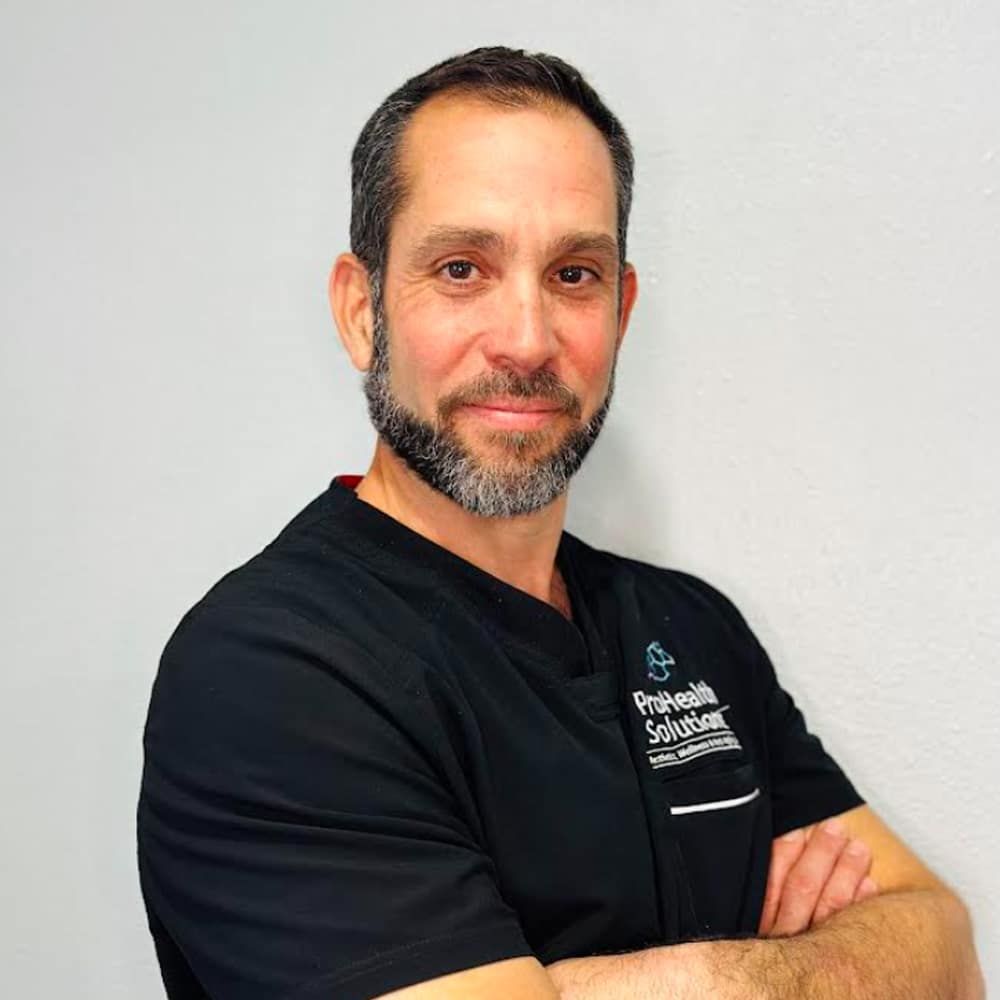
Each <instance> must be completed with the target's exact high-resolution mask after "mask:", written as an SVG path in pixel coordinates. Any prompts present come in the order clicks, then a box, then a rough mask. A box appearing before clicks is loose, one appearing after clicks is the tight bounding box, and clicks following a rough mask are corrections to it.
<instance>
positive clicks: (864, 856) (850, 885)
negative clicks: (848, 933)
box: [812, 838, 872, 927]
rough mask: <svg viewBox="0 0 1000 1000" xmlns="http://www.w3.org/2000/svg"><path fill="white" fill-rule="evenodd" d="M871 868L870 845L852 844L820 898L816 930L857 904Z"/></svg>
mask: <svg viewBox="0 0 1000 1000" xmlns="http://www.w3.org/2000/svg"><path fill="white" fill-rule="evenodd" d="M871 866H872V852H871V850H870V849H869V847H868V845H867V844H866V843H865V842H864V841H863V840H858V839H857V838H855V839H853V840H850V841H848V842H847V844H846V845H845V847H844V850H843V851H842V852H841V855H840V857H839V858H838V859H837V864H836V865H835V866H834V869H833V871H832V872H831V873H830V877H829V878H828V879H827V880H826V885H825V886H823V891H822V892H821V893H820V895H819V902H818V903H817V904H816V909H815V911H814V913H813V919H812V926H813V927H815V926H817V925H818V924H821V923H822V922H823V921H824V920H827V919H828V918H829V917H831V916H832V915H833V914H834V913H837V912H838V911H839V910H843V909H844V908H845V907H847V906H850V905H851V903H852V902H854V896H855V894H856V893H857V891H858V889H860V887H861V883H862V882H863V881H864V880H865V878H867V876H868V872H869V871H870V870H871Z"/></svg>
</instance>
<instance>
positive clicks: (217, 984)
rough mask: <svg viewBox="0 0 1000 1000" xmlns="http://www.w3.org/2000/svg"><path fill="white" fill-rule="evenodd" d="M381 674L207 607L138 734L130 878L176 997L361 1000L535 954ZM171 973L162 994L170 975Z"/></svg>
mask: <svg viewBox="0 0 1000 1000" xmlns="http://www.w3.org/2000/svg"><path fill="white" fill-rule="evenodd" d="M426 711H427V710H426V709H425V708H423V707H422V706H419V705H415V704H414V698H413V696H412V695H411V694H407V693H406V692H405V690H404V686H403V685H401V684H398V683H397V682H395V680H394V678H393V676H392V672H391V670H389V669H387V666H386V664H384V663H380V662H379V660H378V657H377V656H375V655H373V654H371V653H368V652H364V651H361V650H359V649H358V648H356V647H355V646H354V645H353V644H351V643H350V642H348V641H347V640H345V639H343V638H342V637H339V636H336V635H333V634H331V633H329V632H327V631H325V630H323V629H320V628H319V627H317V626H315V625H313V624H311V623H310V622H307V621H305V620H303V619H300V618H298V617H297V616H294V615H292V614H290V613H288V612H285V611H281V610H274V609H265V608H257V607H255V608H240V609H232V608H227V609H220V608H217V607H216V608H207V609H205V608H203V609H201V610H200V611H197V612H195V613H194V614H193V615H190V616H189V617H188V618H187V619H185V621H184V622H183V623H182V624H181V626H180V628H179V629H178V631H177V632H176V633H175V635H174V636H173V638H172V639H171V641H170V643H169V644H168V646H167V648H166V650H165V652H164V655H163V659H162V661H161V664H160V670H159V673H158V675H157V679H156V682H155V684H154V688H153V696H152V699H151V703H150V711H149V717H148V720H147V724H146V731H145V739H144V746H145V765H144V770H143V780H142V789H141V793H140V800H139V815H138V835H139V870H140V879H141V885H142V891H143V896H144V899H145V902H146V906H147V910H148V912H149V915H150V928H151V930H152V932H153V935H154V940H155V942H156V947H157V953H158V955H159V958H160V963H161V968H162V969H163V971H164V979H165V982H166V984H167V987H168V995H169V996H171V998H175V997H176V998H179V997H185V998H187V997H194V996H198V995H199V994H198V993H196V992H194V991H193V989H192V988H191V987H190V986H187V987H185V986H181V985H178V986H175V987H174V989H173V991H172V990H171V980H172V981H173V982H174V983H194V982H197V983H198V984H200V986H201V988H202V989H203V990H204V992H205V994H207V995H208V996H210V997H212V998H213V1000H265V998H266V1000H277V998H284V1000H313V998H316V1000H318V998H320V997H322V998H324V1000H336V998H359V1000H360V998H362V997H372V996H377V995H379V994H381V993H385V992H389V991H391V990H393V989H399V988H402V987H404V986H407V985H411V984H413V983H416V982H421V981H424V980H426V979H431V978H434V977H435V976H440V975H445V974H447V973H450V972H456V971H459V970H461V969H465V968H470V967H472V966H476V965H482V964H485V963H488V962H494V961H499V960H501V959H505V958H513V957H516V956H521V955H530V954H531V949H530V948H529V947H528V946H527V944H526V942H525V939H524V936H523V934H522V931H521V928H520V926H519V923H518V920H517V917H516V914H515V913H514V911H513V910H512V909H511V908H510V907H509V906H508V905H507V904H506V903H505V902H504V900H503V899H502V898H501V896H500V893H499V891H498V888H497V886H496V883H495V879H494V873H493V866H492V862H491V860H490V858H489V856H488V854H487V853H486V852H485V851H484V849H483V847H482V846H481V845H480V844H479V843H478V842H477V840H476V839H475V837H474V836H473V834H472V833H471V832H470V828H469V824H468V822H466V821H465V820H464V819H463V817H462V815H461V813H460V810H459V809H458V807H457V805H456V799H455V797H454V796H453V794H452V793H451V791H450V789H449V787H448V783H447V781H446V780H445V779H444V778H443V776H442V774H443V772H442V769H441V767H439V766H438V763H437V761H436V759H435V756H434V750H433V748H431V749H429V748H428V746H427V743H426V735H427V732H428V728H427V723H426V718H425V717H424V716H422V715H421V714H420V713H424V712H426ZM168 970H169V973H170V974H169V976H168V975H167V973H168Z"/></svg>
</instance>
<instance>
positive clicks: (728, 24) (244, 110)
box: [0, 0, 1000, 1000]
mask: <svg viewBox="0 0 1000 1000" xmlns="http://www.w3.org/2000/svg"><path fill="white" fill-rule="evenodd" d="M0 28H2V30H0V67H2V69H0V73H2V80H0V83H2V86H0V141H2V153H3V156H2V163H3V184H2V187H0V226H2V234H3V236H2V250H0V252H2V255H3V256H2V261H3V266H2V268H0V303H2V320H3V335H2V358H0V361H2V376H0V377H2V382H0V388H2V400H3V403H2V405H3V421H2V431H0V433H2V438H3V456H4V457H3V472H4V488H3V511H4V530H3V534H2V538H3V543H2V550H0V556H2V567H3V572H2V582H0V586H2V590H3V593H2V600H3V615H2V656H3V671H2V689H0V704H2V706H3V726H2V730H0V756H2V759H3V764H2V767H3V802H4V807H5V808H4V821H3V824H2V838H3V841H2V845H0V846H2V850H3V857H4V860H5V866H4V890H5V891H4V897H5V898H6V899H7V903H6V904H5V906H4V912H3V917H2V921H3V926H2V934H0V937H2V939H3V942H4V943H3V951H4V955H3V962H2V965H3V973H2V977H3V980H4V985H5V990H4V992H5V993H7V994H8V995H11V996H15V995H17V996H29V995H30V996H41V997H63V996H74V997H93V998H101V1000H118V998H121V1000H125V998H128V1000H136V998H143V1000H145V998H154V997H158V996H161V995H162V994H161V987H160V985H159V979H158V974H157V971H156V967H155V964H154V957H153V951H152V946H151V943H150V940H149V938H148V936H147V931H146V928H145V924H144V916H143V913H142V910H141V905H140V899H139V894H138V887H137V879H136V873H135V848H134V832H133V823H134V808H135V799H136V790H137V786H138V781H139V773H140V764H141V748H140V735H141V728H142V724H143V721H144V716H145V709H146V703H147V699H148V695H149V688H150V684H151V681H152V678H153V674H154V671H155V669H156V664H157V659H158V656H159V652H160V650H161V648H162V646H163V643H164V642H165V640H166V639H167V636H168V635H169V633H170V631H171V630H172V628H173V627H174V625H175V624H176V622H177V620H178V618H179V617H180V615H181V614H182V613H183V611H184V610H186V608H187V607H188V606H189V605H190V604H192V603H193V602H194V601H195V600H196V599H197V598H198V597H199V596H200V595H201V594H202V593H203V592H204V591H205V590H206V589H207V588H208V587H209V586H210V585H211V583H212V582H214V580H215V579H216V578H217V577H218V576H219V575H220V574H221V573H222V572H224V571H225V570H227V569H228V568H230V567H232V566H234V565H235V564H237V563H239V562H242V561H243V560H245V559H246V558H247V557H249V556H250V555H251V554H252V553H253V552H255V551H256V550H257V549H259V548H260V547H261V546H262V545H263V544H264V543H265V542H266V541H267V540H268V539H269V538H270V537H271V536H272V535H273V534H274V533H275V532H276V531H277V530H278V529H279V528H280V527H281V526H282V525H283V524H284V523H285V522H286V521H287V520H288V518H289V517H290V516H291V515H292V514H293V513H294V512H295V511H296V510H298V509H299V507H301V506H302V505H303V504H304V503H305V502H306V501H307V500H308V499H310V498H311V497H312V496H313V495H314V494H315V493H317V492H319V491H320V490H321V489H323V488H324V486H325V485H326V483H327V481H328V479H329V478H330V476H332V475H333V474H335V473H338V472H361V471H363V470H364V468H365V466H366V462H367V459H368V456H369V454H370V450H371V446H372V434H371V431H370V429H369V426H368V424H367V421H366V417H365V414H364V408H363V405H362V397H361V394H360V390H359V380H358V376H357V375H356V373H354V372H353V370H352V369H351V368H350V367H349V365H348V363H347V361H346V358H345V356H344V355H343V353H342V351H341V349H340V346H339V343H338V341H337V340H336V337H335V334H334V331H333V327H332V324H331V322H330V319H329V316H328V312H327V305H326V301H325V282H326V274H327V271H328V268H329V266H330V264H331V262H332V260H333V258H334V256H335V255H336V253H337V252H338V251H339V250H341V249H343V248H344V247H345V246H346V242H347V220H348V169H347V164H348V155H349V151H350V147H351V145H352V143H353V141H354V139H355V137H356V135H357V132H358V130H359V129H360V127H361V125H362V123H363V121H364V119H365V118H366V117H367V115H368V114H369V113H370V111H371V110H372V109H373V108H374V107H375V105H376V104H377V103H378V102H379V101H380V100H381V99H382V97H384V96H385V95H386V94H387V93H388V91H389V90H390V89H392V88H393V87H395V86H396V85H397V84H398V83H400V82H401V81H402V80H403V79H404V78H405V77H407V76H409V75H411V74H412V73H414V72H417V71H419V70H421V69H423V68H425V67H426V66H428V65H429V64H430V63H432V62H434V61H436V60H438V59H440V58H443V57H445V56H447V55H451V54H453V53H455V52H458V51H461V50H464V49H466V48H470V47H472V46H474V45H478V44H494V43H507V44H513V45H518V46H526V47H528V48H532V49H543V50H550V51H553V52H556V53H558V54H560V55H562V56H564V57H566V58H568V59H570V60H571V61H574V62H576V63H578V64H579V66H580V67H581V68H582V69H583V70H584V71H585V72H586V73H587V74H588V75H589V77H590V78H591V80H592V81H593V82H594V83H595V85H596V86H597V87H598V88H599V89H600V90H601V92H602V93H603V94H604V96H605V97H606V99H607V100H608V102H609V103H610V105H611V106H612V107H613V108H614V109H615V110H616V111H617V112H618V113H619V115H620V116H621V117H622V119H623V120H624V122H625V124H626V126H627V127H628V128H629V129H630V131H631V134H632V136H633V139H634V143H635V147H636V154H637V159H638V181H637V195H636V203H635V210H634V215H633V223H632V232H631V247H630V249H631V253H630V256H631V257H632V259H633V260H634V261H635V263H636V265H637V267H638V269H639V274H640V280H641V293H640V299H639V304H638V306H637V309H636V312H635V315H634V319H633V324H632V329H631V331H630V333H629V336H628V338H627V340H626V342H625V346H624V349H623V353H622V358H621V363H620V368H619V389H618V394H617V397H616V403H615V405H614V407H613V409H612V416H611V419H610V421H609V424H608V426H607V429H606V431H605V434H604V437H603V438H602V440H601V442H600V443H599V445H598V447H597V449H596V451H595V453H594V455H593V456H592V458H591V459H590V460H588V464H587V466H586V467H585V469H584V471H583V473H582V474H581V476H580V478H579V481H578V483H577V484H576V486H575V489H574V494H573V500H572V503H571V519H570V527H571V528H572V529H573V530H575V531H576V532H578V533H580V534H582V535H583V536H584V537H585V538H587V539H589V540H590V541H592V542H594V543H596V544H600V545H604V546H608V547H612V548H616V549H618V550H620V551H624V552H626V553H629V554H634V555H640V556H642V557H644V558H646V559H650V560H654V561H659V562H661V563H666V564H670V565H674V566H679V567H683V568H686V569H688V570H690V571H693V572H696V573H699V574H702V575H704V576H706V577H707V578H708V579H710V580H712V581H713V582H714V583H716V584H717V585H718V586H720V587H722V588H723V589H724V590H726V591H728V593H729V594H730V595H731V596H732V597H733V599H734V600H735V601H736V602H737V604H739V605H740V606H741V607H742V609H743V610H744V612H745V613H746V615H747V616H748V618H749V619H750V621H751V623H752V624H753V625H754V626H755V627H756V629H757V630H758V632H759V634H760V636H761V638H762V640H763V641H764V643H765V645H766V646H767V648H768V649H769V650H770V652H771V654H772V657H773V658H774V660H775V661H776V663H777V666H778V669H779V672H780V673H781V675H782V677H783V679H784V681H785V683H786V685H787V686H788V687H789V688H790V689H791V690H792V691H793V692H794V693H795V694H796V695H797V697H798V698H799V700H800V701H801V703H802V704H803V706H804V708H805V710H806V712H807V717H808V718H809V720H810V722H811V724H812V725H813V727H814V728H815V729H816V730H817V731H818V732H819V733H821V734H822V735H823V737H824V739H825V740H826V742H827V744H828V745H829V746H830V748H831V749H832V750H833V752H834V753H835V754H836V755H837V757H838V758H839V759H840V760H841V762H842V763H843V764H844V765H845V767H846V768H847V769H848V771H849V772H850V774H851V775H852V776H853V777H854V779H855V781H856V782H857V783H858V785H859V786H860V788H861V789H862V790H863V792H864V793H865V794H866V795H867V796H868V797H869V799H870V801H871V803H872V804H873V806H874V807H875V808H876V809H877V810H878V811H879V812H881V813H882V814H883V815H884V816H885V817H886V818H887V819H888V821H889V822H890V823H891V824H892V826H894V827H895V828H896V830H897V831H898V832H899V833H900V834H902V836H903V837H904V838H906V839H907V840H908V841H909V842H910V843H911V844H912V845H913V846H914V847H915V848H916V849H917V851H918V852H919V853H920V854H921V855H922V856H923V857H924V858H925V859H927V860H928V861H929V862H930V863H931V864H932V865H933V866H935V867H936V868H937V869H938V871H939V872H941V873H942V874H943V875H944V876H945V877H946V878H947V879H949V880H950V881H951V882H953V883H954V884H955V885H956V886H958V888H959V889H960V890H961V891H962V892H963V893H964V895H965V898H966V899H967V900H968V901H969V903H970V905H971V907H972V910H973V913H974V916H975V919H976V923H977V928H978V939H979V943H980V949H981V952H982V955H983V959H984V964H985V966H986V970H987V976H988V979H989V980H990V981H991V982H992V983H993V984H994V986H996V985H1000V958H998V956H997V955H996V953H995V950H994V946H993V942H994V941H995V940H996V938H997V929H998V924H1000V911H998V905H997V898H998V896H1000V847H998V838H997V836H996V830H997V825H998V822H1000V810H998V803H997V792H996V790H995V788H996V784H995V783H996V764H995V761H996V756H997V750H998V744H1000V739H998V724H997V718H996V711H997V705H998V693H1000V680H998V676H1000V672H998V671H997V669H996V664H997V649H998V640H1000V615H998V612H997V598H998V590H1000V559H998V556H1000V545H998V517H997V511H998V509H1000V472H998V468H997V458H996V456H997V429H998V416H1000V402H998V394H997V389H996V383H997V364H998V361H1000V351H998V348H997V343H996V337H997V333H998V319H1000V290H998V287H1000V277H998V276H1000V249H998V247H1000V243H998V237H1000V191H998V188H1000V114H998V107H1000V103H998V98H997V95H998V94H1000V7H998V6H997V4H995V3H986V2H984V3H981V4H977V3H955V2H944V3H942V2H941V0H937V2H915V3H906V2H901V0H893V2H886V3H879V4H872V3H867V2H866V3H860V2H853V0H848V2H842V3H838V4H828V3H819V2H815V0H814V2H802V0H798V2H787V3H776V2H754V3H749V2H719V3H708V4H694V3H684V2H679V0H675V2H659V3H653V2H648V3H639V2H634V0H633V2H630V3H628V4H626V3H623V2H612V0H608V2H606V3H595V2H579V3H576V4H567V3H553V4H540V3H527V2H512V0H506V2H503V3H497V2H488V0H479V2H477V3H475V4H461V3H455V2H454V0H449V2H437V0H433V2H422V3H420V4H412V5H411V4H403V3H378V2H369V3H365V4H349V5H348V4H341V3H335V2H332V0H330V2H325V3H319V2H312V3H278V2H273V3H263V2H257V3H254V2H240V3H236V2H232V0H225V2H214V3H209V4H200V3H199V4H193V3H174V4H171V5H168V4H155V5H154V4H148V3H136V2H128V3H126V2H124V0H122V2H115V3H111V2H105V3H91V4H73V3H69V2H61V3H52V2H49V3H45V2H36V3H31V4H28V3H24V2H22V3H17V4H11V3H6V4H4V5H3V13H2V24H0Z"/></svg>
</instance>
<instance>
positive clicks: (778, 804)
mask: <svg viewBox="0 0 1000 1000" xmlns="http://www.w3.org/2000/svg"><path fill="white" fill-rule="evenodd" d="M754 644H755V645H756V647H757V650H758V657H759V663H760V666H761V684H762V687H763V690H764V691H765V692H766V695H765V699H766V700H765V705H764V715H765V726H766V734H767V751H768V763H769V770H770V779H771V805H772V811H773V819H772V822H773V827H774V835H775V836H776V837H777V836H781V834H783V833H787V832H788V831H789V830H795V829H797V828H798V827H801V826H808V825H809V824H811V823H818V822H819V821H820V820H823V819H826V818H827V817H828V816H834V815H836V814H837V813H842V812H846V811H847V810H848V809H853V808H854V807H855V806H859V805H862V804H863V803H864V799H862V798H861V796H860V795H859V794H858V792H857V790H856V789H855V787H854V785H853V784H852V783H851V781H850V779H849V778H848V777H847V775H846V774H845V773H844V771H843V770H842V769H841V767H840V765H839V764H838V763H837V762H836V761H835V760H834V759H833V757H831V756H830V754H829V753H828V752H827V751H826V748H825V747H824V746H823V742H822V741H821V740H820V738H819V737H818V736H816V735H815V734H814V733H811V732H810V731H809V729H808V728H807V726H806V720H805V718H804V716H803V715H802V712H801V710H800V709H799V707H798V706H797V705H796V704H795V700H794V699H793V698H792V696H791V695H790V694H789V693H788V692H787V691H786V690H785V689H784V688H783V687H782V686H781V684H780V683H779V682H778V678H777V676H776V674H775V671H774V667H773V665H772V664H771V660H770V658H769V657H768V655H767V653H766V652H765V651H764V648H763V647H762V646H761V645H760V643H758V642H757V640H756V639H754Z"/></svg>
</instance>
